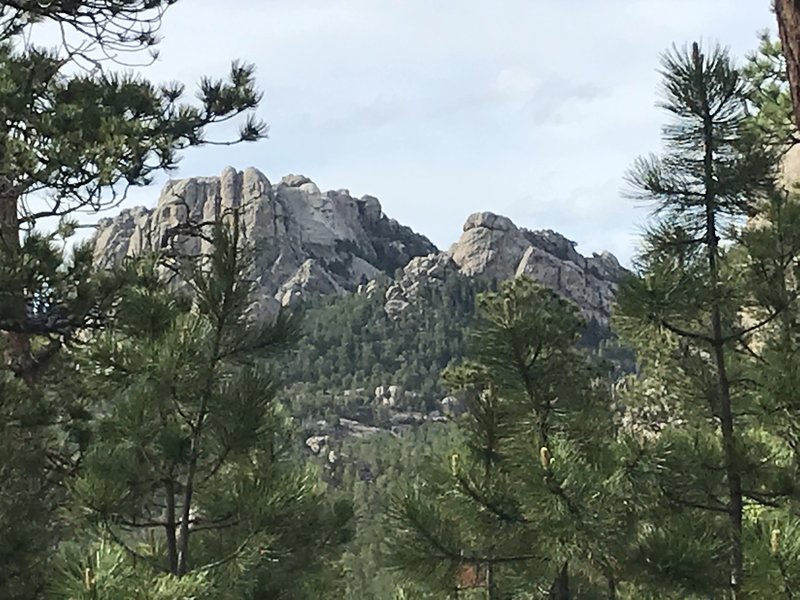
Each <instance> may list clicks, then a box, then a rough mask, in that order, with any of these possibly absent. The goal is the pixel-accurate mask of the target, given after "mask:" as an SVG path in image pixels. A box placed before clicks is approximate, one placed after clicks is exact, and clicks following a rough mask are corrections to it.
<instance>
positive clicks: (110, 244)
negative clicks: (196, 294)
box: [95, 167, 437, 306]
mask: <svg viewBox="0 0 800 600" xmlns="http://www.w3.org/2000/svg"><path fill="white" fill-rule="evenodd" d="M231 208H237V209H239V210H240V211H241V214H242V221H241V222H242V224H243V232H242V234H243V237H244V238H245V239H246V240H247V241H248V242H249V243H250V245H251V246H252V247H253V248H254V249H255V265H254V268H255V270H256V277H255V278H256V280H257V282H258V284H259V286H260V287H259V292H260V295H261V299H262V303H266V304H267V305H269V304H272V305H274V306H277V305H279V304H281V303H282V304H290V303H293V302H296V301H298V300H303V299H308V298H310V297H313V296H314V295H318V294H328V293H343V292H346V291H354V290H355V289H356V288H357V287H358V285H359V284H361V283H364V282H366V281H369V280H371V279H374V278H375V277H377V276H378V275H379V274H381V273H386V274H389V275H391V274H393V273H394V272H395V271H396V270H397V269H399V268H402V267H404V266H405V265H406V264H408V262H409V261H410V260H411V259H412V258H414V257H415V256H424V255H426V254H430V253H431V252H436V250H437V249H436V247H435V246H434V245H433V244H432V243H431V242H430V240H428V239H427V238H425V237H424V236H422V235H419V234H417V233H414V232H413V231H411V229H409V228H408V227H404V226H402V225H400V224H398V223H397V222H396V221H394V220H393V219H389V218H388V217H386V216H385V215H384V214H383V210H382V208H381V205H380V202H379V201H378V199H377V198H375V197H373V196H364V197H362V198H353V197H352V196H351V195H350V193H349V191H347V190H337V191H327V192H321V191H320V189H319V187H318V186H317V185H316V184H315V183H314V182H313V181H311V180H310V179H309V178H308V177H306V176H304V175H294V174H293V175H287V176H285V177H283V178H282V179H281V180H280V182H279V183H278V184H277V185H273V184H272V183H271V182H270V181H269V179H268V178H267V177H266V176H265V175H264V174H263V173H262V172H261V171H259V170H257V169H254V168H248V169H245V170H244V171H237V170H236V169H234V168H232V167H228V168H226V169H225V170H223V172H222V174H221V175H220V176H219V177H190V178H187V179H181V180H176V181H171V182H169V183H167V184H166V185H165V186H164V189H163V190H162V192H161V195H160V197H159V199H158V202H157V203H156V206H155V208H152V209H147V208H142V207H137V208H133V209H128V210H124V211H122V212H121V213H120V214H119V215H118V216H117V217H115V218H113V219H104V220H102V221H100V222H99V224H98V227H97V232H96V234H95V259H96V262H97V263H98V264H100V265H101V266H102V265H108V264H111V263H113V262H115V261H118V260H120V259H121V258H122V257H124V256H126V255H134V254H137V253H140V252H143V251H148V250H152V249H155V248H158V247H160V245H161V244H162V242H163V240H164V239H165V237H166V236H167V235H168V233H170V232H173V233H174V232H175V231H176V228H178V226H179V225H181V224H185V223H187V222H194V223H201V222H208V221H210V220H213V219H214V218H216V217H218V216H220V215H221V214H222V213H224V212H225V211H226V210H227V209H231ZM177 239H178V241H179V244H180V246H181V248H182V250H183V251H185V252H188V253H199V252H202V251H203V250H204V248H203V246H204V244H205V243H206V242H204V241H202V240H199V239H197V238H190V237H184V238H180V237H178V238H177Z"/></svg>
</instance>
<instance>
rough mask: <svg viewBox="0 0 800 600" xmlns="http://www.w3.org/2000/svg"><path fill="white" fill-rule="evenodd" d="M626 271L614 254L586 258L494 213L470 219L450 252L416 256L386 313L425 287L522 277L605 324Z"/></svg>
mask: <svg viewBox="0 0 800 600" xmlns="http://www.w3.org/2000/svg"><path fill="white" fill-rule="evenodd" d="M624 273H625V269H623V268H622V267H621V266H620V264H619V262H618V261H617V259H616V258H615V257H614V255H612V254H610V253H608V252H603V253H602V254H593V255H592V256H591V257H585V256H582V255H581V254H579V253H578V251H577V250H575V242H572V241H570V240H568V239H567V238H565V237H564V236H563V235H561V234H559V233H556V232H554V231H550V230H543V231H530V230H527V229H523V228H519V227H517V226H516V225H514V223H512V222H511V220H510V219H508V218H506V217H503V216H500V215H496V214H494V213H490V212H481V213H475V214H472V215H470V216H469V217H468V218H467V221H466V223H464V231H463V233H462V235H461V237H460V239H459V240H458V241H457V242H456V243H455V244H453V245H452V246H451V247H450V249H449V250H447V251H446V252H438V253H434V254H429V255H428V256H424V257H419V258H414V259H412V260H411V262H409V263H408V265H406V267H405V268H404V269H403V273H402V275H401V276H399V277H398V278H397V279H396V280H395V281H394V283H393V284H392V285H390V286H389V287H388V289H387V290H386V303H385V309H386V312H387V314H388V315H389V316H390V317H392V318H397V317H399V315H400V314H401V313H402V311H403V310H405V308H407V307H408V306H410V305H412V304H413V302H414V300H415V298H416V297H418V295H419V294H420V292H421V291H422V290H424V289H425V288H426V287H427V286H431V285H437V284H438V283H439V282H444V281H445V280H446V279H447V278H448V277H471V278H477V279H482V280H484V281H502V280H504V279H510V278H512V277H516V276H520V275H528V276H529V277H531V278H533V279H535V280H537V281H539V282H541V283H543V284H544V285H547V286H548V287H550V288H551V289H553V290H555V291H557V292H558V293H559V294H561V295H562V296H564V297H565V298H567V299H569V300H572V301H573V302H575V303H576V304H577V305H578V306H579V307H580V309H581V312H582V313H583V314H584V316H585V317H586V318H587V319H588V320H592V319H594V320H596V321H597V322H598V323H599V324H601V325H606V324H607V323H608V320H609V318H610V316H611V306H612V304H613V302H614V294H615V292H616V289H617V284H618V282H619V280H620V278H621V277H622V276H623V275H624Z"/></svg>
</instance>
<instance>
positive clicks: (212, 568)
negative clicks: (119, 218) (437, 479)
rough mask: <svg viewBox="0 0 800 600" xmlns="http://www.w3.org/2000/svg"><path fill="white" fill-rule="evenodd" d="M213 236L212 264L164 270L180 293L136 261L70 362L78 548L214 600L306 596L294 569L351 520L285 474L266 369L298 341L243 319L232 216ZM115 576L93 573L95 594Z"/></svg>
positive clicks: (282, 323)
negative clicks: (76, 391) (77, 390)
mask: <svg viewBox="0 0 800 600" xmlns="http://www.w3.org/2000/svg"><path fill="white" fill-rule="evenodd" d="M209 238H210V239H211V240H212V242H213V243H212V245H211V250H210V253H209V254H208V256H201V257H196V258H194V259H185V260H181V264H179V265H174V264H173V267H174V269H173V270H174V271H176V272H177V274H178V275H179V276H180V278H181V279H180V281H181V282H182V283H174V282H173V284H172V285H170V284H168V283H167V282H166V280H165V275H164V274H163V268H160V267H159V265H161V262H160V261H157V260H153V259H150V260H143V261H142V263H141V264H140V267H139V268H140V283H139V284H138V285H133V286H128V287H127V288H126V289H125V291H124V294H123V296H122V298H121V300H120V303H119V305H118V306H117V307H116V308H115V313H114V319H113V326H112V327H110V328H108V329H107V330H106V331H104V332H102V333H101V334H99V335H98V336H97V337H96V340H93V341H92V342H90V350H89V351H87V353H86V355H85V356H84V357H83V359H82V361H81V362H80V363H79V364H80V366H81V370H82V371H84V372H86V380H85V383H84V385H85V389H86V390H87V392H88V393H90V395H89V396H88V397H87V398H86V403H87V408H91V410H92V412H94V414H96V415H97V416H96V417H95V419H94V421H93V423H92V426H91V434H92V439H91V443H90V445H89V448H88V450H87V452H86V453H85V455H84V457H83V460H82V464H81V469H80V473H79V475H78V477H77V479H76V480H75V482H74V484H73V485H72V486H71V489H72V497H73V500H74V502H75V504H76V509H77V513H76V514H79V515H84V516H85V519H86V523H87V524H88V525H90V526H91V531H94V532H95V533H94V535H92V536H91V537H89V539H88V540H83V541H84V542H87V543H90V544H91V543H93V542H94V540H96V539H99V540H104V541H103V543H107V542H112V543H113V544H115V545H116V546H117V547H119V548H120V549H122V550H123V551H124V552H125V554H127V559H128V562H126V563H125V564H126V565H128V566H127V567H125V568H126V569H133V570H134V572H135V571H136V570H137V569H141V570H142V573H144V574H147V576H148V577H155V576H157V575H158V574H168V575H170V576H172V577H174V578H177V579H181V578H184V577H188V576H191V577H193V578H196V577H201V578H203V579H204V580H205V581H206V582H207V583H208V586H209V588H210V590H211V591H209V592H208V593H209V594H212V592H213V594H212V596H211V597H219V598H223V597H224V598H236V597H258V596H259V595H265V594H268V595H269V597H275V598H300V597H304V596H303V595H302V592H303V590H304V589H305V588H304V586H303V585H296V584H294V583H292V584H291V585H290V584H289V582H288V581H287V577H291V576H296V575H297V574H298V573H299V572H301V571H302V572H304V574H305V577H306V578H307V581H306V586H309V585H310V583H311V581H312V580H313V579H314V577H313V575H314V569H315V568H318V567H319V566H320V564H323V565H324V561H325V559H326V556H327V553H328V552H329V549H330V548H331V547H333V546H336V545H337V544H338V543H340V542H341V541H343V540H344V539H346V537H347V520H348V518H349V512H348V508H347V506H346V505H342V506H336V507H327V505H326V502H325V499H324V497H323V496H322V495H321V492H322V490H321V488H320V484H319V481H318V479H317V477H316V475H315V474H314V473H313V472H311V471H309V470H308V469H304V468H302V467H300V466H299V465H298V464H296V462H295V460H294V458H293V449H294V444H293V436H292V429H291V427H290V426H289V423H288V417H287V415H286V414H285V413H284V411H283V409H282V407H281V406H280V404H279V403H278V402H277V401H276V391H277V385H278V381H277V378H276V374H275V372H274V371H271V370H270V369H269V366H268V363H267V362H266V361H267V359H269V358H270V357H272V356H275V353H276V352H277V351H279V350H280V349H281V348H283V347H284V346H285V345H286V344H287V343H288V342H289V341H291V340H292V339H293V337H294V336H295V335H296V330H297V327H296V323H295V319H294V318H293V317H291V316H289V315H287V314H284V313H281V314H279V315H278V316H277V317H275V318H274V319H272V320H268V321H267V322H264V323H259V322H256V321H254V318H253V316H252V314H251V311H250V308H251V307H252V305H253V302H254V301H255V300H256V298H254V297H253V294H252V292H253V287H252V279H250V278H249V274H250V272H251V267H250V263H249V260H248V258H247V257H248V256H249V254H248V253H247V252H246V251H245V250H243V248H242V243H241V240H240V239H239V226H238V217H237V215H236V213H232V214H231V215H227V216H226V217H225V222H224V223H223V222H217V223H215V224H214V226H213V231H212V232H210V235H209ZM170 273H171V271H169V270H168V271H167V274H170ZM78 522H79V523H80V522H81V521H78ZM78 541H81V539H80V536H79V538H78ZM311 544H314V545H315V546H316V549H315V554H314V555H309V553H308V552H307V548H308V546H309V545H311ZM101 547H103V546H102V545H101ZM73 571H74V572H77V571H75V570H74V569H73ZM112 576H113V573H111V572H105V573H95V578H96V580H97V585H98V586H99V585H101V583H102V581H105V580H106V579H107V578H109V577H112ZM69 581H70V580H69V579H67V580H64V581H62V583H67V584H68V583H69ZM93 585H94V584H93ZM281 586H285V587H283V588H281ZM214 594H215V595H214ZM66 597H69V596H66ZM100 597H104V598H105V597H108V598H111V596H100ZM312 597H313V596H312Z"/></svg>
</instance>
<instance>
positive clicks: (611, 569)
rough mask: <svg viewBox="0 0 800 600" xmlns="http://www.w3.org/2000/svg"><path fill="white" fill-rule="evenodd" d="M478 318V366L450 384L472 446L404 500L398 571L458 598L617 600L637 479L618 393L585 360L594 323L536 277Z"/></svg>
mask: <svg viewBox="0 0 800 600" xmlns="http://www.w3.org/2000/svg"><path fill="white" fill-rule="evenodd" d="M478 306H479V313H480V316H481V320H480V322H479V325H478V326H477V328H476V330H475V331H474V335H473V336H472V338H471V342H472V343H471V346H470V348H471V352H470V354H469V357H470V360H469V361H467V362H466V363H464V364H462V365H459V366H453V367H449V368H448V370H447V372H446V375H445V378H446V380H447V382H448V384H449V386H450V387H451V388H452V389H454V390H458V391H459V392H460V393H462V394H465V396H466V398H467V401H468V411H467V413H466V415H465V417H464V420H463V421H460V422H459V429H460V430H461V433H462V437H463V445H462V446H461V448H459V449H456V451H454V452H453V453H452V454H451V455H450V457H449V459H446V460H447V461H449V465H441V466H440V467H438V468H433V467H432V468H431V469H430V470H429V472H427V473H425V474H424V475H425V476H424V477H422V478H420V479H419V480H417V481H414V482H412V483H410V484H409V486H408V488H407V490H406V491H405V492H404V493H402V494H400V495H398V497H397V498H396V499H395V501H394V503H393V506H392V507H391V512H390V514H391V517H392V520H391V527H392V528H393V529H395V530H396V531H397V534H396V537H395V538H394V539H393V541H392V544H391V548H392V552H391V558H392V561H393V563H394V564H396V565H397V566H399V567H400V568H401V571H402V572H403V573H404V575H405V578H406V580H408V581H410V582H412V583H414V584H416V585H418V586H420V585H421V586H423V587H424V588H425V589H428V590H438V591H439V592H443V593H450V594H451V595H452V597H456V596H458V595H459V594H464V593H467V592H468V590H473V591H475V590H479V589H480V590H484V591H485V597H487V598H501V597H502V598H505V597H516V596H513V594H524V593H534V592H536V591H537V590H539V593H541V591H542V590H550V591H549V592H548V593H549V597H551V598H558V599H565V598H569V597H587V598H589V597H606V598H616V597H617V588H618V585H619V582H620V579H621V577H622V576H623V572H622V570H621V569H620V566H621V563H620V561H619V560H618V559H619V556H620V554H621V553H622V552H623V551H624V546H625V543H624V538H625V537H626V535H627V534H628V533H629V530H628V529H627V527H628V525H627V524H626V520H627V516H626V514H625V510H618V509H619V508H621V507H622V505H621V504H620V503H617V502H616V501H615V500H616V499H617V498H618V497H620V494H621V493H622V490H621V488H622V487H624V485H621V484H620V482H621V481H622V480H623V479H624V478H625V477H624V475H623V473H622V472H621V470H620V471H619V472H617V470H616V469H615V466H614V465H615V463H616V458H615V451H614V449H613V448H614V440H615V434H614V424H613V419H612V415H611V404H610V401H609V398H608V395H607V391H608V387H607V382H605V381H604V378H603V377H602V374H601V373H600V372H597V371H596V367H595V366H594V365H593V364H592V363H591V362H590V361H589V359H588V358H587V356H586V355H585V354H583V353H582V352H581V351H579V350H577V344H578V342H579V339H580V334H581V330H582V322H581V320H580V318H579V317H578V316H577V314H576V310H575V309H574V308H573V307H572V306H570V305H568V304H567V303H566V302H565V301H564V300H561V299H559V298H558V297H556V296H555V294H554V292H552V291H550V290H547V289H545V288H542V287H541V286H539V285H538V284H535V283H534V282H532V281H531V280H529V279H526V278H519V279H515V280H512V281H508V282H505V283H503V284H502V285H501V290H500V291H499V292H496V293H486V294H483V295H481V296H480V297H479V300H478ZM443 462H445V461H443ZM464 597H471V596H464ZM520 597H524V596H520Z"/></svg>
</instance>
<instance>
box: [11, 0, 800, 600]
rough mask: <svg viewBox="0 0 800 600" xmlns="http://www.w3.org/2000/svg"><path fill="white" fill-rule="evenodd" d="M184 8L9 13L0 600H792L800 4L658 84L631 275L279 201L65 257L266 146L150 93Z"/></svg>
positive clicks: (603, 264) (168, 214)
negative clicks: (227, 161) (252, 145)
mask: <svg viewBox="0 0 800 600" xmlns="http://www.w3.org/2000/svg"><path fill="white" fill-rule="evenodd" d="M174 4H175V2H174V1H173V0H124V1H123V0H91V1H86V2H82V1H77V2H60V3H47V2H34V3H30V2H10V3H9V2H6V3H0V39H2V41H3V43H2V44H0V84H2V85H0V108H2V111H3V115H4V118H3V119H0V355H1V356H2V363H1V367H2V368H0V478H2V481H3V485H2V488H1V489H0V599H3V600H5V599H8V600H34V599H35V600H38V599H40V598H44V599H46V600H312V599H314V600H316V599H318V598H347V599H352V600H362V599H372V598H374V599H376V600H383V599H388V600H407V599H410V598H420V599H423V600H440V599H442V600H443V599H447V598H450V599H452V598H458V599H461V600H478V599H487V600H534V599H537V600H538V599H542V600H573V599H581V600H583V599H587V600H594V599H598V600H599V599H605V600H640V599H645V600H647V599H652V600H656V599H659V600H661V599H666V600H709V599H713V600H756V599H758V600H760V599H767V600H771V599H776V600H777V599H786V600H791V599H792V598H796V597H798V596H800V576H798V573H800V517H798V514H800V512H799V511H800V487H799V486H798V481H799V480H800V442H799V440H800V403H799V402H798V399H797V393H796V390H797V389H800V352H798V348H800V287H798V281H799V280H800V194H798V189H797V181H796V173H797V169H796V165H795V164H792V161H793V160H795V159H794V158H793V157H794V156H795V155H796V145H797V139H796V138H797V136H796V128H797V127H796V126H800V108H799V107H800V99H798V90H800V87H799V86H798V73H800V70H798V60H797V55H796V53H795V52H794V50H793V49H796V48H797V47H798V39H800V38H798V36H800V27H798V24H799V23H800V6H798V3H797V2H791V1H789V0H786V1H782V2H778V3H776V9H777V16H778V19H779V34H780V37H781V40H782V42H783V44H784V45H783V46H782V45H781V44H780V43H778V42H776V41H774V40H772V39H771V38H770V37H769V35H767V34H764V35H763V36H762V38H761V45H760V46H759V48H758V49H757V51H756V52H754V53H753V54H752V55H750V56H748V57H746V58H745V59H744V60H737V59H736V57H734V56H732V54H731V53H730V52H729V51H728V50H726V49H724V48H722V47H721V46H718V45H714V44H706V45H703V44H700V43H691V44H689V45H686V46H680V45H676V46H673V47H672V48H671V49H669V50H668V51H666V52H665V53H664V54H663V56H662V57H661V63H660V67H659V76H660V78H661V87H660V88H659V93H660V99H659V107H660V109H661V110H662V111H663V118H664V126H663V129H662V131H661V134H662V136H661V146H660V147H659V148H642V151H643V154H642V156H641V157H640V158H638V159H634V158H632V160H631V167H630V169H629V170H628V171H627V173H626V174H624V181H625V185H626V186H627V187H626V194H627V195H628V196H631V197H632V199H633V200H635V201H638V202H639V203H641V204H644V205H646V206H647V207H648V210H649V213H648V215H647V219H646V222H645V226H644V228H643V231H642V232H641V235H640V236H639V239H638V242H637V248H636V252H635V254H634V257H633V259H632V261H631V265H630V269H626V268H623V266H621V265H620V263H619V262H618V261H617V259H616V258H615V257H614V256H613V255H612V254H610V253H608V252H598V253H592V254H591V256H584V255H582V254H580V253H579V252H578V251H577V249H576V243H575V242H573V241H571V240H569V239H568V238H566V237H564V236H563V235H561V234H559V233H557V232H555V231H552V230H549V229H543V230H531V229H527V228H525V227H520V226H518V225H516V224H515V223H513V222H512V221H511V219H509V218H507V217H505V216H502V215H499V214H496V213H494V212H488V211H485V210H484V211H481V212H473V213H472V214H470V215H469V216H467V217H466V221H465V222H464V224H463V227H462V232H461V234H460V236H459V238H458V240H456V241H455V242H454V243H453V244H452V246H450V247H449V249H447V250H439V249H437V248H436V247H435V246H434V245H433V244H432V243H431V242H430V241H429V240H428V239H427V238H426V237H425V236H423V235H421V234H419V233H416V232H414V231H412V230H411V229H410V228H408V227H406V226H404V225H401V224H400V223H398V222H397V221H395V220H393V219H391V218H390V217H388V216H387V215H386V214H384V212H383V208H382V206H381V204H380V203H379V202H378V200H377V199H376V198H374V197H372V196H362V197H361V198H355V197H353V196H352V195H351V194H350V192H349V191H348V190H335V191H326V192H322V191H321V190H320V189H319V188H318V187H317V186H316V184H314V183H313V182H312V181H311V180H310V179H308V178H307V177H304V176H299V175H290V176H287V177H284V178H283V179H282V180H281V181H280V182H279V183H277V184H275V185H273V184H272V183H271V182H270V181H269V180H268V179H267V178H266V176H265V175H264V174H263V173H261V172H260V171H257V170H256V169H246V170H245V171H241V172H240V171H237V170H235V169H233V168H229V169H226V170H225V171H224V172H223V174H222V175H221V176H219V177H199V176H198V177H189V178H186V179H182V180H179V181H171V182H170V183H168V184H167V185H166V186H165V188H164V191H163V192H162V195H161V197H160V198H159V201H158V203H157V204H156V205H155V207H154V208H134V209H126V210H124V211H121V212H119V214H117V215H115V216H109V218H108V219H104V220H101V221H100V222H99V223H98V224H97V227H96V228H95V235H94V236H92V237H91V238H90V239H84V241H83V242H76V241H75V234H76V231H77V230H78V228H79V227H81V226H82V225H83V223H81V222H80V221H79V220H77V219H79V218H80V217H81V216H83V215H86V214H87V213H89V214H97V213H100V212H102V211H104V210H109V211H113V210H115V209H116V208H117V207H118V205H119V203H120V202H121V201H122V199H123V198H124V196H125V192H126V191H127V189H128V188H129V187H131V186H143V185H146V184H148V183H149V182H151V180H152V178H153V177H154V176H155V175H157V174H158V173H160V172H163V171H165V170H169V169H171V168H173V167H175V166H176V164H177V161H178V159H179V153H180V152H181V151H183V150H186V149H189V148H198V147H202V146H229V145H235V144H240V143H246V142H255V141H257V140H261V139H263V138H264V137H265V136H266V132H267V130H266V125H265V124H264V123H263V122H262V121H260V120H259V119H258V118H257V117H256V116H255V113H254V111H255V110H256V109H257V108H258V107H259V105H260V102H261V92H260V91H259V89H258V86H257V85H256V80H255V75H254V68H253V66H252V65H249V64H246V63H241V62H234V63H233V64H232V66H231V69H230V71H229V73H228V74H227V75H226V76H225V77H223V78H221V79H215V78H213V77H201V79H200V81H199V84H198V89H197V91H196V93H195V95H194V96H190V95H189V94H187V93H186V89H185V87H184V85H183V84H181V83H171V84H167V85H161V84H154V83H151V82H150V81H149V80H147V79H146V78H145V77H144V76H143V75H139V74H133V72H131V71H129V70H127V69H128V65H129V64H130V63H129V62H127V59H129V58H130V59H133V58H136V57H141V56H143V55H144V56H147V55H148V54H147V52H148V51H154V50H155V49H156V47H157V46H158V44H159V42H160V40H159V38H158V36H157V33H158V31H159V29H160V25H161V20H162V18H163V16H164V14H165V12H166V11H167V10H168V9H170V7H171V6H172V5H174ZM731 10H734V8H731ZM220 18H222V17H220ZM304 25H305V24H304ZM48 28H49V29H48ZM43 31H45V32H46V31H51V32H52V31H60V32H61V36H60V37H58V38H57V39H56V38H54V39H56V41H55V42H54V44H55V45H54V46H52V47H49V46H48V47H47V48H50V49H47V48H46V47H45V46H43V45H40V43H39V42H38V41H37V40H39V39H41V38H39V37H37V35H41V34H42V32H43ZM45 39H46V38H45ZM146 67H147V64H145V65H143V66H142V69H146ZM517 83H519V81H517ZM524 83H525V82H524V81H523V84H524ZM506 87H508V86H506ZM511 87H514V86H511ZM516 87H519V85H517V86H516ZM522 87H526V89H527V84H525V85H523V86H522ZM515 89H516V88H515ZM506 91H508V90H506ZM512 91H513V90H512ZM327 99H333V97H331V98H325V100H327ZM320 101H322V100H320ZM547 114H552V113H547ZM554 118H555V117H554ZM231 122H238V125H239V128H238V130H232V129H231V128H230V123H231ZM225 124H227V125H225ZM218 126H221V127H218ZM225 133H227V134H229V137H224V135H223V137H215V136H216V135H218V134H225ZM648 151H652V152H650V153H648ZM619 175H620V177H623V174H621V173H620V174H619ZM576 176H577V175H576ZM489 208H491V207H489Z"/></svg>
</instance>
